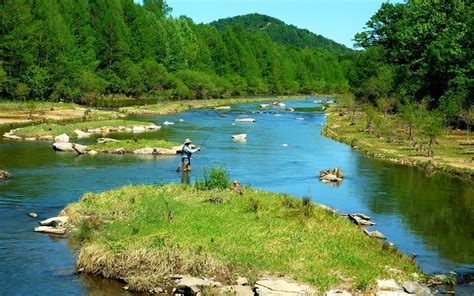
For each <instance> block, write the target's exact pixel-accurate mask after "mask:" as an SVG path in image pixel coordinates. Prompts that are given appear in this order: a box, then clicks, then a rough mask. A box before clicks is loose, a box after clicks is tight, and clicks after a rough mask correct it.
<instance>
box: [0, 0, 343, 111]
mask: <svg viewBox="0 0 474 296" xmlns="http://www.w3.org/2000/svg"><path fill="white" fill-rule="evenodd" d="M0 11H1V12H2V21H1V22H0V98H9V99H14V100H27V99H34V100H54V101H75V102H88V101H89V100H91V99H94V98H97V97H101V96H115V95H125V96H130V97H143V96H148V97H153V98H163V99H206V98H222V97H228V96H245V95H261V94H296V93H315V92H321V93H323V92H324V93H330V92H343V91H347V90H348V85H349V84H348V81H347V79H346V73H347V72H348V69H349V68H350V64H351V62H350V61H349V60H345V59H346V57H343V56H341V55H339V54H338V53H336V52H333V51H329V50H325V49H319V48H311V47H312V46H304V45H303V44H302V43H301V42H303V39H301V41H299V42H300V47H305V48H295V47H292V46H288V45H282V44H279V43H277V42H274V41H272V39H271V38H270V37H269V35H268V34H266V33H265V32H255V31H253V30H250V29H245V28H243V27H242V26H233V27H227V28H225V29H223V30H217V29H216V28H215V27H214V26H211V25H206V24H195V23H194V22H193V21H192V20H191V19H189V18H187V17H180V18H172V17H170V16H169V11H170V10H169V8H168V6H167V5H166V3H165V1H163V0H144V1H143V4H137V3H135V2H134V1H133V0H51V1H34V0H24V1H16V0H4V1H0ZM308 42H311V41H308Z"/></svg>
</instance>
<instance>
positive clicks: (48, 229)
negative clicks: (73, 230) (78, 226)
mask: <svg viewBox="0 0 474 296" xmlns="http://www.w3.org/2000/svg"><path fill="white" fill-rule="evenodd" d="M33 231H34V232H41V233H49V234H59V235H63V234H65V233H66V229H65V228H56V227H51V226H38V227H35V228H34V229H33Z"/></svg>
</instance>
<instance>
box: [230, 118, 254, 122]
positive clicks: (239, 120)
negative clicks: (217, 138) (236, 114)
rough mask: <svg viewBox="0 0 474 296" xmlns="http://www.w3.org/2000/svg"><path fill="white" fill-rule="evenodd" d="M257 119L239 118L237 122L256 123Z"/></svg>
mask: <svg viewBox="0 0 474 296" xmlns="http://www.w3.org/2000/svg"><path fill="white" fill-rule="evenodd" d="M256 121H257V120H256V119H255V118H237V119H236V120H235V122H256Z"/></svg>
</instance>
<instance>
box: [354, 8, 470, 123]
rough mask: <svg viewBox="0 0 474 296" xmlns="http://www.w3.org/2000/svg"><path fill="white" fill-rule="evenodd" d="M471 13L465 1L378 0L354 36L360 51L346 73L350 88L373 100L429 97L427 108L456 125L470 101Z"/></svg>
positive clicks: (412, 100)
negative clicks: (397, 0) (393, 0)
mask: <svg viewBox="0 0 474 296" xmlns="http://www.w3.org/2000/svg"><path fill="white" fill-rule="evenodd" d="M473 15H474V3H473V2H472V1H465V0H454V1H440V0H427V1H417V0H408V1H406V2H404V3H395V4H394V3H390V2H385V3H383V4H382V6H381V8H380V9H379V10H378V11H377V12H376V13H375V15H374V16H372V18H371V19H370V20H369V21H368V22H367V26H366V30H365V31H364V32H362V33H359V34H357V35H356V36H355V40H356V43H357V45H358V46H360V47H363V48H365V50H364V52H362V53H361V54H360V56H359V57H357V58H356V65H357V66H356V68H355V69H353V71H352V73H351V74H350V76H349V81H350V85H351V87H352V89H353V91H354V92H355V94H356V95H357V96H358V97H359V98H361V99H369V100H372V101H373V100H374V99H375V100H376V99H378V98H381V97H396V98H398V99H399V100H400V101H401V100H410V101H411V102H421V101H422V100H426V99H429V105H428V108H429V110H434V109H437V110H439V111H441V112H442V114H443V116H444V119H445V120H446V121H447V123H451V124H453V123H456V122H457V119H458V117H459V114H460V112H461V110H463V109H469V107H470V106H471V105H472V104H473V101H472V100H473V99H472V98H473V97H474V79H473V77H474V68H473V67H472V65H473V63H474V60H473V57H474V56H473V54H472V53H473V52H474V48H473V40H474V38H473V37H474V18H473ZM390 81H391V82H390Z"/></svg>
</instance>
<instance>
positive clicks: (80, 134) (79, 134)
mask: <svg viewBox="0 0 474 296" xmlns="http://www.w3.org/2000/svg"><path fill="white" fill-rule="evenodd" d="M74 133H75V134H76V136H77V138H78V139H84V138H88V137H90V136H91V133H86V132H83V131H81V130H79V129H77V130H74Z"/></svg>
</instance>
